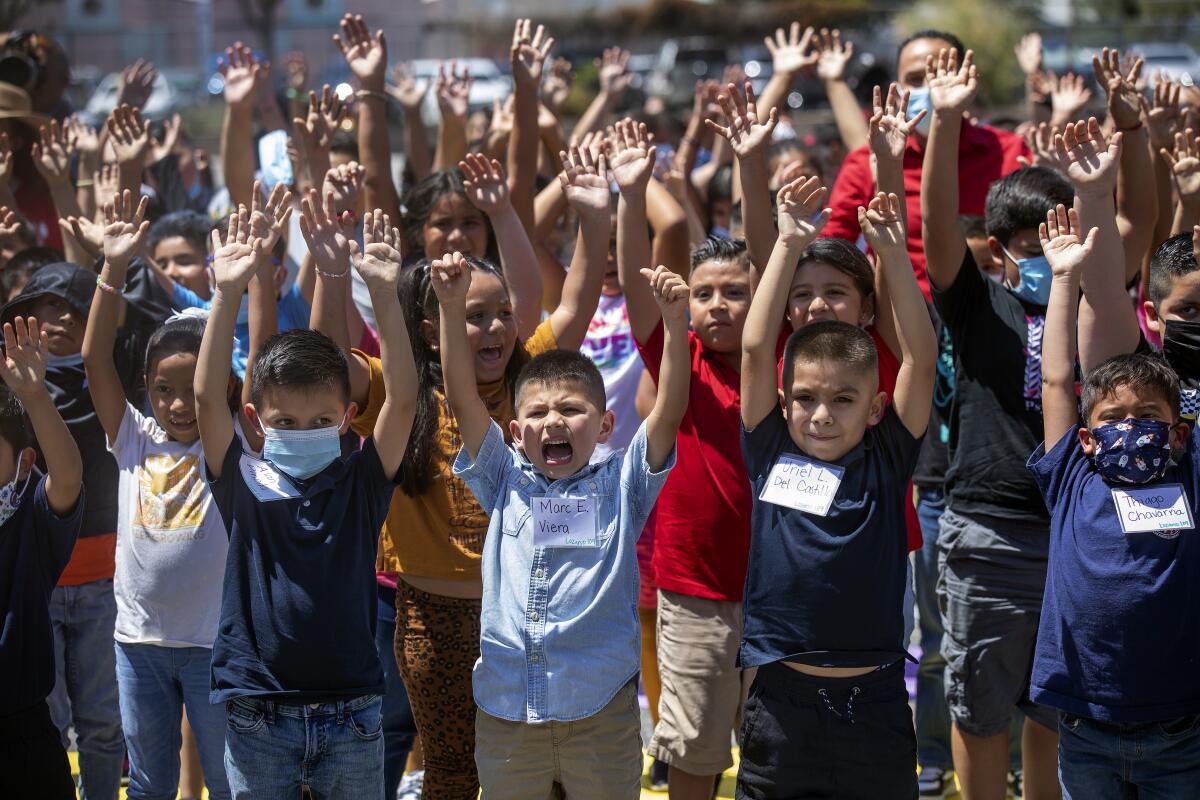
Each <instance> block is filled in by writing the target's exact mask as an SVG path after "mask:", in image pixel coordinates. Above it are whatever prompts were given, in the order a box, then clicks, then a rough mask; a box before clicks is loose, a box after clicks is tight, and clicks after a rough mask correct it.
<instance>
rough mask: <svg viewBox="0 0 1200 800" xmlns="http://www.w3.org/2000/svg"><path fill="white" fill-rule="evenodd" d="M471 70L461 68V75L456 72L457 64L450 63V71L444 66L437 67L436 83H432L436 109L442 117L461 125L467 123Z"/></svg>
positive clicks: (454, 62)
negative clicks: (455, 120)
mask: <svg viewBox="0 0 1200 800" xmlns="http://www.w3.org/2000/svg"><path fill="white" fill-rule="evenodd" d="M471 83H472V80H471V70H470V69H468V68H467V67H465V66H464V67H463V71H462V74H461V75H460V74H459V72H458V62H457V61H451V62H450V70H449V72H447V70H446V65H445V64H442V65H440V66H439V67H438V74H437V81H436V82H435V83H434V85H433V86H434V89H433V91H434V94H435V95H436V96H437V101H438V108H440V109H441V111H442V116H443V117H451V118H454V119H457V120H459V121H460V122H462V123H463V124H466V121H467V110H468V109H469V108H470V104H469V102H470V98H471Z"/></svg>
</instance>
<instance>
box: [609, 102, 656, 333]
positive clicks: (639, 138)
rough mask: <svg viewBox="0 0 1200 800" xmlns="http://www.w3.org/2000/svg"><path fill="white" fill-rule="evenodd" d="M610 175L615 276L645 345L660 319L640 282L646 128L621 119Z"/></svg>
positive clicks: (649, 161)
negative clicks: (615, 193)
mask: <svg viewBox="0 0 1200 800" xmlns="http://www.w3.org/2000/svg"><path fill="white" fill-rule="evenodd" d="M611 152H612V175H613V179H614V180H616V182H617V188H618V189H619V190H620V192H621V197H620V199H619V200H618V202H617V274H618V278H619V279H620V281H621V288H622V290H623V291H624V293H625V308H626V312H627V313H628V314H629V326H630V329H631V330H632V331H633V337H634V339H636V340H637V341H638V342H645V341H646V340H647V339H649V338H650V334H651V333H653V332H654V328H655V326H657V325H658V321H659V319H660V317H661V314H660V313H659V307H658V304H657V303H656V302H655V296H654V293H653V292H652V290H651V288H652V284H647V283H646V281H645V280H642V279H641V278H640V273H641V271H642V270H644V269H649V268H650V230H649V227H648V226H647V223H646V187H647V186H648V185H649V183H650V176H651V175H652V174H653V172H654V157H655V149H654V148H653V147H651V146H650V142H649V140H648V137H647V136H646V126H645V125H644V124H639V123H635V122H634V121H633V120H630V119H624V120H622V121H620V122H618V123H617V125H616V128H615V135H614V137H613V140H612V151H611Z"/></svg>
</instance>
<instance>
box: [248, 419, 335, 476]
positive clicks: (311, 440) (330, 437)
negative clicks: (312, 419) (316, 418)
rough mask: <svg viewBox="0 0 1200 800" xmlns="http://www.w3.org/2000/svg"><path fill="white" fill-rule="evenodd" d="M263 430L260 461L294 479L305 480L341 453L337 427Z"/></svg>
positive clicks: (264, 428)
mask: <svg viewBox="0 0 1200 800" xmlns="http://www.w3.org/2000/svg"><path fill="white" fill-rule="evenodd" d="M262 429H263V451H262V454H263V458H265V459H266V460H267V461H270V462H271V463H272V464H274V465H275V466H276V467H278V468H279V469H280V470H281V471H283V472H285V473H287V474H288V475H290V476H292V477H293V478H295V479H296V480H301V481H303V480H307V479H309V478H311V477H312V476H313V475H316V474H317V473H318V472H320V471H321V470H323V469H325V468H326V467H328V466H329V465H330V464H332V463H333V461H334V459H336V458H337V457H338V456H340V455H341V454H342V441H341V429H342V428H341V425H332V426H330V427H328V428H313V429H311V430H307V431H293V430H286V429H281V428H268V427H267V426H266V425H263V426H262Z"/></svg>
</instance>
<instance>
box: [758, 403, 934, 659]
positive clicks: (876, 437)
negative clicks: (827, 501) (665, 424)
mask: <svg viewBox="0 0 1200 800" xmlns="http://www.w3.org/2000/svg"><path fill="white" fill-rule="evenodd" d="M920 451H921V440H920V439H918V438H914V437H913V435H912V434H911V433H909V431H908V428H906V427H904V423H903V422H901V421H900V418H899V417H898V416H897V415H896V412H895V411H894V410H893V409H892V407H891V406H889V407H888V409H887V411H886V412H884V417H883V420H882V421H881V422H880V423H879V424H878V425H876V426H875V427H873V428H869V429H867V431H866V433H865V434H864V436H863V440H862V441H861V442H859V444H858V445H856V446H855V448H854V449H853V450H851V451H850V452H849V453H847V454H846V455H845V456H843V457H842V458H840V459H839V460H838V461H836V462H833V463H834V465H835V466H837V467H840V468H842V469H843V470H844V472H843V474H842V479H841V484H840V485H839V486H838V489H837V493H836V494H835V495H834V497H833V501H832V504H831V505H830V507H829V511H828V514H827V515H826V516H823V517H822V516H818V515H816V514H810V513H807V512H804V511H797V510H795V509H792V508H788V507H786V506H782V505H776V504H774V503H769V502H766V501H764V500H762V499H760V495H761V494H762V492H763V489H764V488H765V487H766V485H767V483H768V479H769V477H770V474H771V469H772V467H774V466H775V463H776V462H777V461H778V460H779V457H780V456H781V455H784V454H787V455H791V456H799V457H801V458H807V456H805V455H804V454H803V453H802V452H801V451H800V448H799V447H797V445H796V443H795V442H794V441H792V437H791V434H790V432H789V431H788V428H787V423H786V422H785V421H784V419H783V415H782V414H781V413H780V412H779V411H778V410H777V409H776V410H772V412H771V413H770V414H768V415H767V417H766V418H765V419H764V420H763V421H762V422H760V423H759V424H758V426H757V427H755V428H754V430H752V431H746V430H744V429H743V431H742V455H743V457H744V458H745V460H746V472H747V473H748V474H749V476H750V484H751V487H752V490H753V493H754V507H753V511H752V513H751V518H750V561H749V566H748V568H747V571H746V593H745V601H744V606H743V619H744V622H745V625H744V631H743V634H742V646H741V650H740V652H739V653H738V661H739V663H740V665H741V666H742V667H757V666H761V665H763V664H770V663H772V662H774V661H782V660H787V661H796V662H799V663H803V664H809V665H812V666H820V667H865V666H874V665H877V664H887V663H890V662H892V661H895V660H896V659H898V658H902V657H904V656H905V655H907V651H906V650H905V649H904V644H905V643H904V614H903V611H902V608H903V604H904V578H905V573H906V569H905V567H906V566H907V564H908V543H907V531H906V527H905V512H904V506H905V503H907V502H911V501H910V499H909V497H908V481H909V478H910V477H911V476H912V473H913V469H914V467H915V466H916V463H917V456H918V455H919V453H920Z"/></svg>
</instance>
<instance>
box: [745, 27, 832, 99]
mask: <svg viewBox="0 0 1200 800" xmlns="http://www.w3.org/2000/svg"><path fill="white" fill-rule="evenodd" d="M814 33H815V31H814V30H813V29H812V28H811V27H808V28H805V29H804V30H803V31H802V30H801V29H800V23H799V22H793V23H792V24H791V26H790V27H789V28H788V30H787V31H784V29H783V28H776V29H775V36H773V37H772V36H767V37H766V38H764V39H763V44H765V45H766V46H767V50H768V51H769V52H770V53H771V66H772V70H773V71H772V73H771V80H769V81H767V85H766V86H765V87H764V88H763V93H762V97H760V98H759V102H758V105H759V108H760V109H762V112H763V114H764V115H765V114H767V113H768V112H770V111H771V109H779V110H781V111H782V110H783V102H784V100H785V99H787V95H788V92H790V91H791V89H792V84H793V83H794V82H795V80H796V76H797V75H799V74H800V73H801V72H803V71H804V70H806V69H810V68H811V67H813V66H814V65H816V63H817V60H818V59H819V58H820V54H819V53H817V52H815V51H814V50H813V49H812V41H813V35H814Z"/></svg>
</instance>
